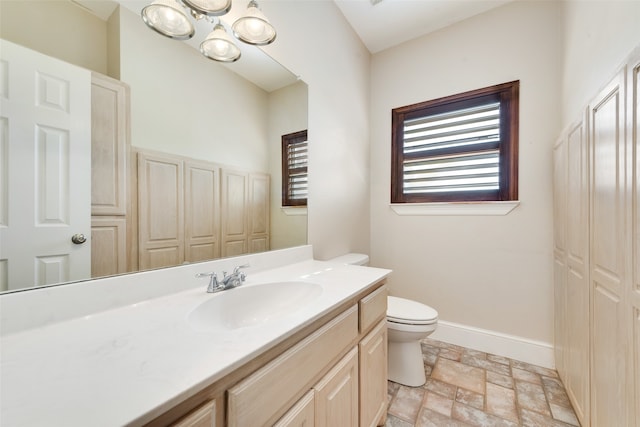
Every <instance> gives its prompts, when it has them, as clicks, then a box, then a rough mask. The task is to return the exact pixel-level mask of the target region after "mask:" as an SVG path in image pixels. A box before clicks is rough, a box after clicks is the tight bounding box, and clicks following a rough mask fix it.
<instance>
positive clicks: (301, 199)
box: [282, 130, 309, 206]
mask: <svg viewBox="0 0 640 427" xmlns="http://www.w3.org/2000/svg"><path fill="white" fill-rule="evenodd" d="M307 149H308V142H307V131H306V130H302V131H299V132H294V133H290V134H287V135H282V206H306V205H307V194H308V188H309V187H308V180H307V165H308V150H307Z"/></svg>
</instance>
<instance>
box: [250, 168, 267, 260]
mask: <svg viewBox="0 0 640 427" xmlns="http://www.w3.org/2000/svg"><path fill="white" fill-rule="evenodd" d="M270 181H271V180H270V177H269V175H267V174H262V173H261V174H258V173H252V174H249V206H248V215H247V217H248V220H249V224H248V226H247V227H248V231H249V236H248V238H249V252H250V253H255V252H266V251H268V250H269V249H270V242H269V230H270V206H271V203H270V187H271V182H270Z"/></svg>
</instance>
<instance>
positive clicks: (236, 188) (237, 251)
mask: <svg viewBox="0 0 640 427" xmlns="http://www.w3.org/2000/svg"><path fill="white" fill-rule="evenodd" d="M248 190H249V188H248V176H247V173H246V172H240V171H233V170H229V169H222V191H221V196H222V200H221V208H222V212H221V228H222V242H221V243H222V256H223V257H228V256H236V255H242V254H244V253H247V238H248V236H249V232H248V230H247V215H248V212H249V210H248V206H247V200H248V196H247V194H248Z"/></svg>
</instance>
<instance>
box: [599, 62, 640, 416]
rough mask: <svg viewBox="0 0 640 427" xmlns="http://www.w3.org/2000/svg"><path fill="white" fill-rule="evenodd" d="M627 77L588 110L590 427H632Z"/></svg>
mask: <svg viewBox="0 0 640 427" xmlns="http://www.w3.org/2000/svg"><path fill="white" fill-rule="evenodd" d="M624 92H625V90H624V74H623V73H620V74H619V75H618V76H617V77H616V78H615V79H614V80H613V81H612V82H610V84H609V85H607V86H606V87H605V89H603V90H602V91H601V92H600V93H599V95H598V96H597V97H596V98H595V99H594V101H593V102H592V103H591V104H590V106H589V135H590V144H591V147H590V150H591V171H590V172H591V177H590V178H591V190H592V193H591V194H592V197H591V209H590V217H591V219H590V222H591V245H590V247H591V257H590V258H591V272H590V288H591V293H592V302H591V316H592V317H591V322H592V332H591V333H592V336H591V339H592V342H591V346H592V366H591V381H592V387H591V404H592V418H591V424H592V425H595V426H614V425H615V426H623V425H629V423H628V419H627V417H626V409H627V405H626V404H625V402H626V400H627V394H626V393H627V381H630V380H631V379H630V378H629V376H628V374H629V372H631V371H630V370H629V367H628V360H627V357H626V356H627V354H628V351H629V350H628V347H629V343H628V341H627V335H626V330H627V325H626V321H625V318H626V316H625V309H624V308H625V307H624V306H625V295H624V294H625V282H626V281H627V280H628V278H627V273H626V271H625V246H626V245H625V241H626V235H625V188H624V184H625V159H624V155H625V147H624V143H625V141H624V135H625V129H624V125H625V123H624V114H623V112H624Z"/></svg>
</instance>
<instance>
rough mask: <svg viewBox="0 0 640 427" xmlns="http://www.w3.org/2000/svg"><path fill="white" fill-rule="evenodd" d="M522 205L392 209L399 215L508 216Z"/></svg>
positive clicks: (436, 205)
mask: <svg viewBox="0 0 640 427" xmlns="http://www.w3.org/2000/svg"><path fill="white" fill-rule="evenodd" d="M519 205H520V201H518V200H513V201H508V202H458V203H393V204H391V205H390V206H391V209H393V211H394V212H395V213H396V214H398V215H507V214H508V213H509V212H511V211H512V210H514V209H515V208H517V207H518V206H519Z"/></svg>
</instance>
